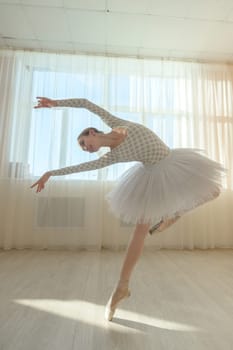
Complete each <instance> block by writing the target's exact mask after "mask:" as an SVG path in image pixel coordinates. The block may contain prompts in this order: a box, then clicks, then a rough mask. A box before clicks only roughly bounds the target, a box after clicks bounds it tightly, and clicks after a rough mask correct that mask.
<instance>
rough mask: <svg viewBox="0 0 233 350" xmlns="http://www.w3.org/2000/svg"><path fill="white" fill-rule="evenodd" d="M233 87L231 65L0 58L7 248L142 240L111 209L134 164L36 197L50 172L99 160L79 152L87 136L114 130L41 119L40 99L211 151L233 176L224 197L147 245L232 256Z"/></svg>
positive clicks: (0, 228)
mask: <svg viewBox="0 0 233 350" xmlns="http://www.w3.org/2000/svg"><path fill="white" fill-rule="evenodd" d="M232 87H233V67H232V66H230V65H220V64H218V65H216V64H200V63H187V62H186V63H184V62H175V61H164V60H154V61H153V60H142V59H141V60H138V59H125V58H124V59H123V58H110V57H96V56H83V55H82V56H77V55H62V54H46V53H35V52H26V51H24V52H22V51H0V89H1V94H0V113H1V114H0V144H1V149H0V188H1V197H0V247H2V248H3V249H11V248H18V249H21V248H27V247H28V248H31V247H32V248H41V249H43V248H50V249H52V248H68V249H76V248H88V249H100V248H101V247H112V248H115V249H116V248H120V247H121V246H124V245H125V244H127V241H128V239H129V236H130V233H131V232H132V230H133V226H129V225H126V224H124V223H122V222H120V221H119V220H117V219H116V218H114V216H113V215H112V214H111V213H110V212H109V210H108V208H107V203H106V201H105V194H106V193H107V192H108V191H109V190H110V189H111V188H112V186H113V185H114V182H115V181H116V179H117V178H118V177H119V176H120V174H121V173H122V172H123V171H125V170H126V169H127V168H128V167H129V166H132V163H128V164H125V163H124V164H123V163H122V164H117V165H112V166H111V167H108V168H105V169H101V170H96V171H92V172H85V173H80V174H72V175H69V176H63V177H53V178H52V179H50V180H49V182H48V183H47V186H46V189H45V190H44V191H42V192H41V193H40V194H36V193H35V191H33V190H31V189H30V188H29V187H30V185H31V184H32V183H33V182H34V181H35V180H36V179H37V178H38V177H39V176H41V175H42V174H43V173H44V172H45V171H47V170H51V169H56V168H59V167H64V166H69V165H71V164H78V163H81V162H84V161H88V160H91V159H94V158H95V157H98V156H99V155H100V154H97V155H94V154H87V153H85V152H82V151H81V150H80V149H79V147H78V146H77V141H76V137H77V135H78V134H79V133H80V132H81V131H82V129H84V128H86V127H88V126H94V127H97V128H99V129H102V130H103V131H107V130H108V128H107V127H106V125H104V124H103V123H102V121H101V120H100V119H99V118H98V117H97V116H95V115H92V114H91V113H90V112H88V111H86V110H82V109H67V108H55V109H43V110H35V109H33V105H35V103H36V96H47V97H51V98H55V99H59V98H74V97H77V98H78V97H85V98H88V99H89V100H91V101H93V102H95V103H97V104H99V105H101V106H103V107H104V108H106V109H108V110H109V111H111V112H112V113H115V114H116V115H118V116H120V117H123V118H125V119H130V120H133V121H136V122H139V123H143V124H145V125H146V126H148V127H149V128H151V129H153V130H154V131H155V132H156V133H157V134H158V135H159V136H160V137H161V138H162V139H163V140H164V141H165V142H166V143H167V144H168V145H169V146H170V147H171V148H177V147H192V148H201V149H205V151H206V155H207V156H209V157H210V158H212V159H214V160H217V161H219V162H221V163H222V164H223V165H224V166H225V167H226V168H228V169H229V170H228V175H227V177H226V179H225V180H224V183H223V185H224V192H223V194H222V195H221V196H220V197H219V198H218V199H217V200H215V201H213V202H210V203H208V204H206V205H204V206H202V207H200V208H197V209H196V210H194V211H193V212H191V213H189V214H187V215H185V216H184V217H183V218H182V219H181V220H180V221H179V222H178V223H177V224H176V225H174V226H173V227H171V228H170V229H169V230H168V231H166V232H164V233H162V234H159V235H154V236H152V237H148V238H147V240H146V245H147V246H155V247H158V248H166V247H168V248H170V247H173V248H189V249H193V248H196V247H197V248H214V247H232V246H233V217H232V207H233V192H232V190H233V174H232V163H233V151H232V149H233V91H232V90H233V89H232ZM103 151H106V150H103ZM103 151H102V152H103ZM155 200H156V198H155Z"/></svg>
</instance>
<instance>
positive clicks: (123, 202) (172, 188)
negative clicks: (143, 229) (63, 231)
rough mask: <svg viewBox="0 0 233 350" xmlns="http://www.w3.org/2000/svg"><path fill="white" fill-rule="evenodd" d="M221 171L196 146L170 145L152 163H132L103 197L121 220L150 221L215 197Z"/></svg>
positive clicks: (222, 172) (218, 190)
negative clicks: (161, 156) (165, 152)
mask: <svg viewBox="0 0 233 350" xmlns="http://www.w3.org/2000/svg"><path fill="white" fill-rule="evenodd" d="M225 172H226V170H225V169H224V168H223V167H222V166H221V164H219V163H217V162H215V161H213V160H211V159H209V158H207V157H205V156H203V155H201V154H200V153H198V150H193V149H186V148H179V149H173V150H171V152H170V154H169V155H168V156H167V157H166V158H164V159H162V160H161V161H159V162H158V163H156V164H151V165H144V164H142V163H138V164H136V165H134V166H132V168H130V169H129V170H127V171H126V172H125V173H124V174H123V175H122V176H121V178H120V179H119V181H118V183H117V185H116V186H115V188H114V189H113V190H112V191H111V192H110V193H109V194H108V195H107V197H106V198H107V200H108V202H109V205H110V209H111V210H112V211H113V213H114V214H115V215H116V216H117V217H118V218H120V219H121V220H123V221H125V222H127V223H132V224H136V223H150V224H152V225H154V224H156V223H158V222H159V221H160V220H161V219H165V218H172V217H174V216H176V215H182V214H184V213H185V212H187V211H189V210H191V209H193V208H195V207H197V206H198V205H200V204H203V203H205V202H207V201H209V200H211V199H213V198H215V197H216V194H218V193H219V192H220V190H221V188H222V186H221V180H222V176H223V175H224V174H225Z"/></svg>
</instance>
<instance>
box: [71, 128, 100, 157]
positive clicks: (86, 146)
mask: <svg viewBox="0 0 233 350" xmlns="http://www.w3.org/2000/svg"><path fill="white" fill-rule="evenodd" d="M100 134H103V131H100V130H98V129H96V128H92V127H90V128H87V129H84V130H83V131H82V132H81V133H80V134H79V136H78V137H77V141H78V143H79V145H80V147H81V148H82V149H83V150H84V151H88V152H91V153H92V152H97V151H98V150H99V148H100V143H99V142H98V141H99V138H98V136H99V135H100Z"/></svg>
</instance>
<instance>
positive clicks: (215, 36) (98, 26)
mask: <svg viewBox="0 0 233 350" xmlns="http://www.w3.org/2000/svg"><path fill="white" fill-rule="evenodd" d="M0 48H14V49H17V48H20V49H30V50H37V51H38V50H40V51H41V50H45V51H59V52H72V53H93V54H101V55H102V54H104V55H120V56H130V57H132V56H133V57H163V58H178V59H188V60H189V59H191V60H200V61H206V60H207V61H218V62H231V63H233V0H192V1H191V0H5V1H4V0H0Z"/></svg>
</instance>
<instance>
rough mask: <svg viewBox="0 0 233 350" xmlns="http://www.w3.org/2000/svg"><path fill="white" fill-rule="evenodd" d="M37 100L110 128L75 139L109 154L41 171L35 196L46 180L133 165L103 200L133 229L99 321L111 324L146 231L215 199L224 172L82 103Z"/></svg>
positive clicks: (124, 295) (196, 155)
mask: <svg viewBox="0 0 233 350" xmlns="http://www.w3.org/2000/svg"><path fill="white" fill-rule="evenodd" d="M37 100H38V101H37V105H36V106H35V107H34V108H55V107H61V106H62V107H75V108H86V109H88V110H89V111H91V112H93V113H95V114H97V115H98V116H99V117H100V118H101V119H102V120H103V122H104V123H106V124H107V125H108V126H109V127H110V128H111V131H110V132H108V133H103V132H102V131H99V130H97V129H96V128H93V127H89V128H87V129H85V130H83V131H82V132H81V134H80V135H79V136H78V138H77V141H78V144H79V145H80V147H81V148H82V149H83V150H84V151H87V152H91V153H92V152H97V151H98V150H99V149H100V148H101V147H109V148H110V150H109V151H108V152H106V153H105V154H104V155H103V156H101V157H100V158H98V159H96V160H93V161H90V162H85V163H81V164H79V165H73V166H68V167H65V168H61V169H56V170H50V171H47V172H46V173H44V174H43V175H42V176H41V177H40V178H39V180H38V181H36V182H35V183H34V184H33V185H32V186H31V188H33V187H36V192H37V193H38V192H41V190H43V189H44V187H45V183H46V182H47V181H48V180H49V178H50V177H51V176H58V175H66V174H72V173H78V172H82V171H90V170H94V169H100V168H103V167H106V166H109V165H111V164H114V163H118V162H132V161H133V162H135V161H136V162H137V163H136V164H135V165H133V166H132V167H131V168H130V169H129V170H127V171H126V172H125V173H124V174H123V175H122V176H121V178H120V179H119V181H118V183H117V184H116V186H115V187H114V188H113V190H112V191H111V192H110V193H109V194H108V195H107V197H106V199H107V200H108V202H109V205H110V207H111V209H112V210H113V212H114V213H115V215H116V216H117V217H118V218H120V219H122V220H123V221H125V222H127V223H132V224H135V225H136V227H135V230H134V233H133V235H132V238H131V240H130V242H129V244H128V248H127V252H126V255H125V258H124V261H123V265H122V268H121V271H120V276H119V280H118V283H117V284H116V287H115V288H114V290H113V292H112V294H111V296H110V299H109V301H108V303H107V306H106V309H105V317H106V319H107V320H109V321H111V320H112V318H113V316H114V313H115V311H116V308H117V306H118V304H119V302H120V301H121V300H123V299H124V298H127V297H129V296H130V290H129V280H130V278H131V274H132V271H133V269H134V267H135V265H136V263H137V261H138V259H139V257H140V255H141V253H142V250H143V246H144V240H145V237H146V235H147V234H148V232H149V233H150V234H152V233H154V232H162V231H164V230H165V229H167V228H168V227H169V226H171V225H172V224H174V223H175V222H176V221H177V220H178V219H179V218H180V217H181V216H182V215H183V214H184V213H186V212H188V211H190V210H191V209H194V208H196V207H197V206H199V205H201V204H204V203H206V202H207V201H210V200H212V199H214V198H216V197H217V196H218V195H219V194H220V192H221V188H222V187H221V177H222V175H223V174H224V173H225V169H224V168H223V167H222V166H221V164H219V163H217V162H215V161H213V160H211V159H209V158H207V157H206V156H203V155H201V154H200V152H199V150H194V149H188V148H184V149H183V148H177V149H170V148H169V147H168V146H167V145H166V144H165V143H164V142H163V141H162V140H161V139H160V138H159V137H158V136H157V135H156V134H155V133H154V132H153V131H152V130H150V129H148V128H146V127H145V126H143V125H141V124H138V123H134V122H131V121H128V120H127V121H126V120H124V119H121V118H118V117H116V116H114V115H112V114H111V113H109V112H108V111H106V110H105V109H103V108H101V107H100V106H98V105H96V104H94V103H92V102H90V101H89V100H87V99H84V98H74V99H65V100H53V99H49V98H46V97H37Z"/></svg>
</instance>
